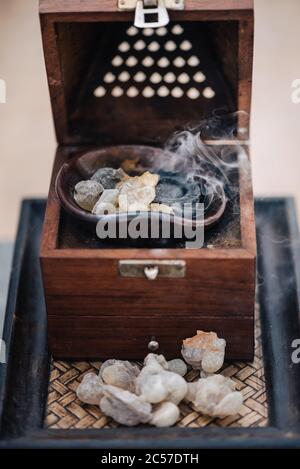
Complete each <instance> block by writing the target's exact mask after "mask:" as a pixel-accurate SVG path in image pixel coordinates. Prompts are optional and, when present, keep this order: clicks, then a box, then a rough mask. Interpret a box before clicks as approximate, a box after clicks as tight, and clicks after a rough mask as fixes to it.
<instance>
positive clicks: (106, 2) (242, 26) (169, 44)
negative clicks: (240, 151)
mask: <svg viewBox="0 0 300 469" xmlns="http://www.w3.org/2000/svg"><path fill="white" fill-rule="evenodd" d="M117 6H118V1H117V0H102V1H99V0H86V1H85V2H81V1H79V0H73V1H72V0H69V1H68V2H65V1H61V0H41V1H40V14H41V24H42V35H43V45H44V53H45V61H46V68H47V75H48V82H49V89H50V96H51V102H52V110H53V116H54V122H55V128H56V134H57V139H58V142H59V143H61V144H75V143H76V144H84V143H96V142H97V143H101V144H118V143H151V144H153V143H159V142H161V141H163V140H164V139H165V138H166V137H167V136H168V135H169V134H170V133H172V132H173V131H174V130H176V129H177V128H181V127H182V126H184V125H185V124H187V123H189V122H191V121H193V122H195V121H199V120H201V119H203V118H206V117H208V116H209V115H211V113H212V112H213V111H214V110H216V109H220V108H223V109H226V110H228V111H236V110H244V111H246V112H247V113H249V112H250V99H251V77H252V52H253V4H252V0H216V1H214V2H211V0H203V1H195V0H185V10H183V11H170V12H169V15H170V18H171V22H170V24H169V25H168V26H167V27H166V28H160V29H156V30H137V29H136V28H134V27H133V26H132V23H133V18H134V12H132V11H131V12H127V11H122V12H120V11H119V10H118V8H117ZM239 128H240V130H241V132H240V134H239V138H247V133H248V121H247V119H246V120H245V121H244V122H239Z"/></svg>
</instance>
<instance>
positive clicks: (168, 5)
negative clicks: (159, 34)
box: [118, 0, 184, 28]
mask: <svg viewBox="0 0 300 469" xmlns="http://www.w3.org/2000/svg"><path fill="white" fill-rule="evenodd" d="M118 8H119V10H121V11H122V10H124V11H126V10H127V11H128V10H135V18H134V25H135V26H136V27H137V28H160V27H161V26H166V25H167V24H168V23H169V21H170V19H169V14H168V9H169V10H183V9H184V0H118ZM150 16H151V19H150V20H149V19H148V20H147V18H150ZM153 18H154V19H153Z"/></svg>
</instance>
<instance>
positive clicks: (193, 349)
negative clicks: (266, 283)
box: [76, 331, 243, 427]
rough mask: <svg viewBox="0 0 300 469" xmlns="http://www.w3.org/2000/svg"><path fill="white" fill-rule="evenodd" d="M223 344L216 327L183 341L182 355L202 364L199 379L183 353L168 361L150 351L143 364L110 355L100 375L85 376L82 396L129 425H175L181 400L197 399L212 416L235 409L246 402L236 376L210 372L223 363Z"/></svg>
mask: <svg viewBox="0 0 300 469" xmlns="http://www.w3.org/2000/svg"><path fill="white" fill-rule="evenodd" d="M224 349H225V341H224V340H223V339H219V338H218V337H217V335H216V334H215V333H214V332H209V333H205V332H203V331H198V332H197V335H196V336H194V337H192V338H190V339H186V340H184V341H183V357H184V358H186V359H187V361H188V362H189V363H190V364H192V365H193V366H194V367H195V368H197V369H199V370H201V372H200V376H201V377H200V379H198V380H197V381H194V382H186V380H185V379H184V378H183V376H184V375H185V374H186V373H187V366H186V364H185V363H184V361H183V360H181V359H179V358H176V359H173V360H170V361H167V360H166V359H165V357H164V356H163V355H158V354H155V353H149V354H148V355H147V356H146V357H145V359H144V366H143V367H142V369H140V367H139V366H137V365H136V364H134V363H131V362H129V361H124V360H115V359H109V360H106V361H105V362H104V363H103V364H102V365H101V368H100V371H99V376H97V375H95V374H93V373H88V374H87V375H85V376H84V378H83V380H82V383H81V384H80V385H79V386H78V388H77V391H76V392H77V397H78V398H79V399H80V400H81V401H83V402H85V403H89V404H98V405H99V406H100V409H101V411H102V412H103V413H104V414H105V415H107V416H109V417H111V418H113V419H114V420H115V421H116V422H118V423H120V424H123V425H127V426H134V425H138V424H145V423H149V424H150V425H154V426H156V427H169V426H171V425H174V424H175V423H176V422H177V421H178V419H179V417H180V409H179V404H180V402H181V401H182V400H185V401H187V402H192V403H193V407H194V409H195V410H196V411H198V412H200V413H202V414H204V415H209V416H211V417H221V418H223V417H227V416H229V415H235V414H236V413H238V412H239V410H240V408H241V405H242V403H243V396H242V394H241V393H240V392H237V391H236V390H235V383H234V381H232V380H231V379H229V378H226V377H225V376H223V375H221V374H210V373H211V370H213V369H216V368H218V367H221V366H222V363H223V359H224ZM206 354H208V357H207V355H206ZM221 355H222V356H221ZM207 373H209V375H208V376H207Z"/></svg>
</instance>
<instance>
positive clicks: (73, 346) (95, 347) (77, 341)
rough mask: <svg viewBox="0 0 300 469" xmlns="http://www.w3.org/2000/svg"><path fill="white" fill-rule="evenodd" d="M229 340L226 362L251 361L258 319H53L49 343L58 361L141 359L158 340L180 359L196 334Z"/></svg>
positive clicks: (163, 349) (164, 350)
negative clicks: (185, 342) (209, 333)
mask: <svg viewBox="0 0 300 469" xmlns="http://www.w3.org/2000/svg"><path fill="white" fill-rule="evenodd" d="M198 329H199V330H206V331H215V332H217V334H218V335H219V337H224V338H225V340H226V342H227V346H226V360H232V359H236V360H251V359H252V358H253V353H254V318H238V319H237V318H233V317H228V318H226V320H224V318H214V317H195V316H185V315H184V314H183V315H182V316H181V317H178V316H177V317H169V318H164V317H162V318H157V317H149V316H140V317H138V318H137V317H132V316H129V317H125V316H113V317H107V316H103V317H96V318H95V317H91V316H89V317H80V316H70V317H67V318H66V317H62V316H48V332H49V334H48V335H49V345H50V350H51V352H52V354H53V355H54V356H55V357H56V358H72V359H82V358H85V359H95V358H96V359H106V358H108V357H114V358H120V359H135V360H142V359H143V358H144V357H145V355H146V354H147V353H148V352H149V350H148V343H149V342H150V341H151V340H152V339H154V338H155V340H157V341H158V343H159V350H158V351H157V352H158V353H163V354H164V355H165V356H166V357H167V358H169V359H171V358H176V357H180V348H181V344H182V340H183V339H185V338H187V337H192V336H193V335H194V334H195V333H196V331H197V330H198Z"/></svg>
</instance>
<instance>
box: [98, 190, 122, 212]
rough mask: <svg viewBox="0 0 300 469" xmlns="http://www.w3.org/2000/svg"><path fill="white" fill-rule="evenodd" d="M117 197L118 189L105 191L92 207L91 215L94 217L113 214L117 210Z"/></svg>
mask: <svg viewBox="0 0 300 469" xmlns="http://www.w3.org/2000/svg"><path fill="white" fill-rule="evenodd" d="M118 196H119V191H118V189H105V190H104V191H103V193H102V194H101V197H100V198H99V200H98V201H97V203H96V204H95V206H94V207H93V213H94V214H95V215H104V214H105V213H115V212H116V210H117V203H118Z"/></svg>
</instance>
